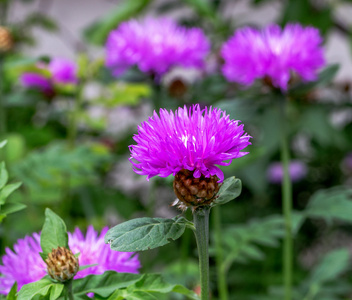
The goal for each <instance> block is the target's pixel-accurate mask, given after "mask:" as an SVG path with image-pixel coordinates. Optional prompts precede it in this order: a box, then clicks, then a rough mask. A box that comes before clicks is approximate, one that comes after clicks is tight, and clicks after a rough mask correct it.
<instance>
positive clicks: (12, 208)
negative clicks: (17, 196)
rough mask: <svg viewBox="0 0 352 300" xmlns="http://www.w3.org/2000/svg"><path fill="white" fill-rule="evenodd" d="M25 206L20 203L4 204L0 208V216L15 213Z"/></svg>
mask: <svg viewBox="0 0 352 300" xmlns="http://www.w3.org/2000/svg"><path fill="white" fill-rule="evenodd" d="M26 207H27V206H26V205H25V204H22V203H5V204H4V205H3V206H1V209H0V214H5V215H8V214H12V213H14V212H16V211H19V210H22V209H25V208H26Z"/></svg>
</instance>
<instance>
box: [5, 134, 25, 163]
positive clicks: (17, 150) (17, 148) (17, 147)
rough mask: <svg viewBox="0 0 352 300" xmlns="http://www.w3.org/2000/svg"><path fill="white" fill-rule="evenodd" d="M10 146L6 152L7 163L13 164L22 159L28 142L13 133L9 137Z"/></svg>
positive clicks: (8, 145)
mask: <svg viewBox="0 0 352 300" xmlns="http://www.w3.org/2000/svg"><path fill="white" fill-rule="evenodd" d="M7 141H8V144H7V146H6V148H5V150H4V152H5V155H6V161H8V162H9V163H10V165H11V163H13V162H16V161H18V160H19V159H21V158H22V157H23V156H24V154H25V151H26V142H25V139H24V137H23V136H22V135H20V134H15V133H11V134H8V135H7Z"/></svg>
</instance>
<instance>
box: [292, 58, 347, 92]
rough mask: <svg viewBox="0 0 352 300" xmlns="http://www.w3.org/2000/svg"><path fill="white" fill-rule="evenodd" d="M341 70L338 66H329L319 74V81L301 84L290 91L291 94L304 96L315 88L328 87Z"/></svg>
mask: <svg viewBox="0 0 352 300" xmlns="http://www.w3.org/2000/svg"><path fill="white" fill-rule="evenodd" d="M339 68H340V66H339V65H338V64H333V65H329V66H327V67H326V68H325V69H324V70H322V71H321V72H320V73H319V75H318V79H317V80H315V81H310V82H300V83H299V84H297V85H296V86H294V87H292V88H291V89H290V90H289V94H290V95H294V96H304V95H307V93H309V92H310V91H312V90H313V89H314V88H317V87H322V86H326V85H327V84H329V83H330V82H332V81H333V79H334V78H335V76H336V74H337V72H338V70H339Z"/></svg>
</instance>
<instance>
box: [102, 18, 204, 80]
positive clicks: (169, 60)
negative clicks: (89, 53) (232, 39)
mask: <svg viewBox="0 0 352 300" xmlns="http://www.w3.org/2000/svg"><path fill="white" fill-rule="evenodd" d="M209 49H210V43H209V41H208V39H207V38H206V36H205V35H204V33H203V31H202V30H201V29H200V28H190V29H189V28H185V27H182V26H180V25H178V24H176V23H175V22H174V21H172V20H170V19H151V18H147V19H144V20H141V21H138V20H129V21H127V22H124V23H122V24H121V25H120V26H119V27H118V28H117V29H116V30H114V31H112V32H111V33H110V34H109V36H108V39H107V43H106V66H107V67H109V68H110V69H112V71H113V74H114V75H116V76H118V75H120V74H121V73H123V72H124V71H126V70H127V69H128V68H129V67H131V66H134V65H137V66H138V68H139V69H140V70H141V71H143V72H150V73H154V74H155V75H158V76H160V75H162V74H164V73H165V72H167V71H168V70H169V69H170V68H172V67H174V66H182V67H195V68H200V67H203V63H204V58H205V56H206V55H207V54H208V52H209Z"/></svg>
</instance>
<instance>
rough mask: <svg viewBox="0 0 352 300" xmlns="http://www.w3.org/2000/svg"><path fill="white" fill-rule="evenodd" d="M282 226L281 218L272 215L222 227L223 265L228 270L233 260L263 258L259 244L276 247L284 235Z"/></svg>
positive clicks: (245, 260) (241, 261)
mask: <svg viewBox="0 0 352 300" xmlns="http://www.w3.org/2000/svg"><path fill="white" fill-rule="evenodd" d="M283 226H284V222H283V218H282V217H281V216H275V215H273V216H270V217H267V218H264V219H254V220H251V221H250V222H248V223H247V224H239V225H232V226H228V227H227V228H225V229H223V234H222V243H223V249H224V254H225V257H224V262H223V267H224V268H225V269H226V270H228V269H229V268H230V267H231V265H232V264H233V263H234V262H240V263H246V262H248V260H263V259H264V258H265V255H264V252H263V251H262V250H261V249H260V247H259V246H266V247H278V246H279V240H280V239H281V238H282V237H283V235H284V227H283Z"/></svg>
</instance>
